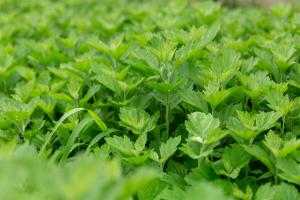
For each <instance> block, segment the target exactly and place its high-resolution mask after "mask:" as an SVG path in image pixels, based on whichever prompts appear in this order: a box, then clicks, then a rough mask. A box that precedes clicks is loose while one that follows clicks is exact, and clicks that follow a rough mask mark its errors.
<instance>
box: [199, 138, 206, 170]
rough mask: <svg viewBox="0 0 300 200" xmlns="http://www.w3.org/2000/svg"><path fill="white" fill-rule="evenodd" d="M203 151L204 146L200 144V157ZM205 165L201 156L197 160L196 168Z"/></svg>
mask: <svg viewBox="0 0 300 200" xmlns="http://www.w3.org/2000/svg"><path fill="white" fill-rule="evenodd" d="M204 151H205V145H204V144H202V146H201V149H200V156H201V155H202V153H203V152H204ZM204 163H205V157H203V156H201V157H200V158H199V159H198V168H200V167H201V166H202V165H203V164H204Z"/></svg>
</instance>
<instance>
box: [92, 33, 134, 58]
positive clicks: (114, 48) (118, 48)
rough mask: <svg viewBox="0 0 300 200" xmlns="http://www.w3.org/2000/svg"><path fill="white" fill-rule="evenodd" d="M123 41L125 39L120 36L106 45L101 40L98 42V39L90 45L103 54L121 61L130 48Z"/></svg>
mask: <svg viewBox="0 0 300 200" xmlns="http://www.w3.org/2000/svg"><path fill="white" fill-rule="evenodd" d="M123 40H124V37H123V36H119V37H116V38H114V39H113V40H111V41H110V42H109V44H106V43H104V42H102V41H101V40H98V41H97V40H96V39H94V40H92V41H91V42H90V45H91V46H93V47H94V48H96V49H97V50H98V51H100V52H101V53H105V54H107V55H109V56H112V57H113V58H114V59H116V60H119V59H120V58H121V57H122V56H123V55H124V54H125V52H126V51H127V49H128V48H129V45H128V44H125V43H124V42H123Z"/></svg>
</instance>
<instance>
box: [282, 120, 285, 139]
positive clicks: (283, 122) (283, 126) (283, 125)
mask: <svg viewBox="0 0 300 200" xmlns="http://www.w3.org/2000/svg"><path fill="white" fill-rule="evenodd" d="M284 128H285V115H283V116H282V125H281V136H282V135H283V134H284Z"/></svg>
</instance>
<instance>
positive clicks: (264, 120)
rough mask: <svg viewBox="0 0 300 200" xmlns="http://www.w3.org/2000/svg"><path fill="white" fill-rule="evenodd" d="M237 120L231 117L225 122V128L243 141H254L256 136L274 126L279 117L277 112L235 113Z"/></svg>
mask: <svg viewBox="0 0 300 200" xmlns="http://www.w3.org/2000/svg"><path fill="white" fill-rule="evenodd" d="M237 114H238V118H236V117H231V118H230V119H229V120H228V122H227V128H228V129H229V130H230V131H232V133H233V134H234V135H236V136H238V137H240V138H242V139H244V140H250V139H252V140H253V139H254V138H255V137H256V136H257V135H258V134H260V133H261V132H263V131H266V130H268V129H270V128H272V127H273V126H275V125H276V121H277V120H278V119H279V118H280V117H281V114H280V113H279V112H273V111H271V112H260V113H255V114H252V113H248V112H242V111H237Z"/></svg>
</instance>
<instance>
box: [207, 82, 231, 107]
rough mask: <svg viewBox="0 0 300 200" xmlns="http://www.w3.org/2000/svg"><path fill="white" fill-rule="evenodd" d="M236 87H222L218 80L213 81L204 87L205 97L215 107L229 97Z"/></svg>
mask: <svg viewBox="0 0 300 200" xmlns="http://www.w3.org/2000/svg"><path fill="white" fill-rule="evenodd" d="M234 90H235V88H229V89H221V87H220V85H219V83H218V82H217V81H211V82H209V83H208V85H207V86H206V87H205V88H204V91H203V94H204V96H203V98H204V99H205V100H206V101H207V102H208V103H209V105H210V106H211V107H212V109H215V108H216V107H217V106H218V105H219V104H221V103H222V102H224V101H225V100H226V99H228V98H229V96H230V95H231V93H232V92H233V91H234Z"/></svg>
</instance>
